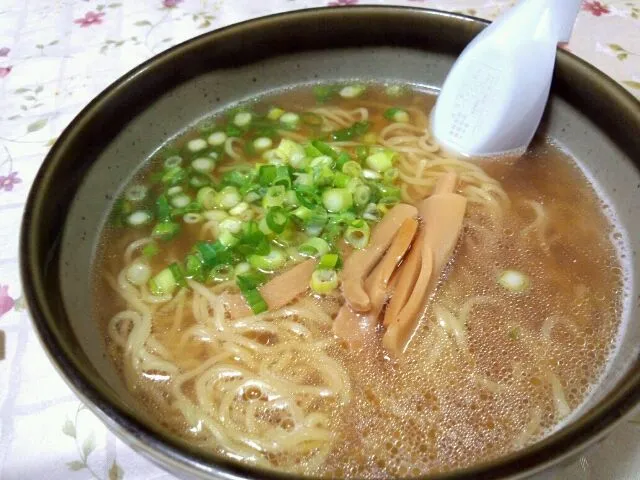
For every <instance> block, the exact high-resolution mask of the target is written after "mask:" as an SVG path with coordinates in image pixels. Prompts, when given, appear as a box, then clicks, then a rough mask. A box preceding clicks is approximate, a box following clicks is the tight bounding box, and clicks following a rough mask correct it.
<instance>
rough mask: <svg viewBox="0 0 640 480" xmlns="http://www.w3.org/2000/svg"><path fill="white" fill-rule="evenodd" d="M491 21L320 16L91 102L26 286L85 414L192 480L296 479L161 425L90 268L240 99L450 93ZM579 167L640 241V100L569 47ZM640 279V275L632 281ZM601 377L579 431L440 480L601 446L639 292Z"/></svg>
mask: <svg viewBox="0 0 640 480" xmlns="http://www.w3.org/2000/svg"><path fill="white" fill-rule="evenodd" d="M483 26H484V23H483V22H481V21H478V20H475V19H472V18H469V17H463V16H457V15H453V14H449V13H442V12H437V11H429V10H418V9H407V8H397V7H393V8H392V7H360V8H352V9H346V8H343V9H322V10H307V11H302V12H297V13H290V14H284V15H277V16H272V17H266V18H263V19H259V20H254V21H251V22H247V23H243V24H238V25H235V26H232V27H228V28H226V29H223V30H219V31H216V32H212V33H210V34H206V35H204V36H201V37H197V38H195V39H193V40H191V41H189V42H187V43H184V44H181V45H179V46H177V47H175V48H173V49H171V50H169V51H167V52H165V53H163V54H161V55H159V56H157V57H155V58H154V59H152V60H150V61H149V62H147V63H145V64H143V65H141V66H140V67H138V68H136V69H135V70H133V71H132V72H130V73H128V74H127V75H125V76H124V77H123V78H122V79H120V80H119V81H118V82H116V83H115V84H113V85H112V86H111V87H109V88H108V89H107V90H106V91H105V92H104V93H102V94H101V95H100V96H99V97H98V98H96V99H95V100H94V101H93V102H92V103H91V104H89V105H88V106H87V107H86V108H85V109H84V110H83V112H82V113H81V114H80V115H79V116H78V117H77V118H76V119H75V120H74V121H73V122H72V123H71V125H70V126H69V127H68V128H67V130H66V131H65V132H64V134H63V135H62V136H61V137H60V139H59V140H58V142H57V143H56V144H55V146H54V147H53V148H52V150H51V152H50V153H49V155H48V156H47V158H46V160H45V162H44V164H43V166H42V168H41V170H40V172H39V173H38V176H37V178H36V181H35V183H34V186H33V189H32V191H31V194H30V196H29V200H28V204H27V208H26V212H25V217H24V223H23V226H22V239H21V265H22V273H23V282H24V291H25V295H26V297H27V301H28V305H29V308H30V310H31V313H32V316H33V320H34V323H35V325H36V327H37V329H38V332H39V334H40V337H41V339H42V342H43V344H44V347H45V349H46V350H47V352H48V353H49V355H50V357H51V359H52V361H53V363H54V364H55V365H56V367H57V368H58V370H59V371H60V373H61V374H62V375H63V376H64V378H65V379H66V380H67V381H68V383H69V384H70V385H71V387H72V388H73V389H74V390H75V392H76V393H77V394H78V395H79V396H80V397H81V398H82V399H83V400H84V401H85V402H86V403H87V404H88V406H89V407H90V408H91V409H92V410H93V411H94V412H96V413H97V414H98V415H99V417H100V418H102V419H103V420H104V421H105V422H106V423H107V424H108V425H109V427H110V428H112V429H113V431H114V432H115V433H116V434H117V435H119V436H120V437H121V438H122V439H123V440H124V441H126V442H127V443H129V444H130V445H132V446H133V447H134V448H136V449H137V450H139V451H141V452H142V453H143V454H145V455H147V456H149V457H150V458H152V459H153V460H154V461H156V462H158V463H159V464H161V465H163V466H164V467H165V468H167V469H170V470H172V471H174V472H178V473H179V474H180V475H181V476H194V477H208V476H211V477H213V478H285V477H286V476H283V475H277V474H274V473H269V472H264V471H259V470H254V469H250V468H248V467H245V466H242V465H237V464H235V463H232V462H230V461H229V460H225V459H222V458H219V457H216V456H214V455H210V454H205V453H202V452H198V451H195V450H193V449H192V448H191V447H190V446H189V445H187V444H185V443H184V442H182V441H180V440H178V439H176V438H173V437H171V436H170V435H168V434H166V433H165V432H162V431H160V430H158V429H157V428H156V427H155V426H154V424H153V422H152V421H151V419H150V418H149V417H148V415H147V414H146V413H145V411H144V409H143V408H141V407H140V405H139V404H138V403H137V402H136V401H135V400H134V399H133V398H132V397H131V396H130V395H129V393H128V392H127V391H126V389H125V388H124V386H123V384H122V382H121V380H120V377H119V376H118V375H117V373H116V371H115V370H114V368H113V367H112V365H111V363H110V361H109V359H108V358H107V355H106V352H105V348H104V342H103V338H102V335H101V333H100V331H99V329H98V327H97V325H96V322H93V321H92V320H91V288H90V285H91V281H90V278H91V277H90V274H91V264H92V258H93V255H94V251H95V248H96V244H97V241H98V235H99V232H100V230H101V227H102V225H103V223H104V220H105V215H106V212H107V210H108V208H109V206H110V204H111V202H112V201H113V199H114V198H115V196H116V195H117V192H118V191H119V189H120V188H121V186H122V185H123V183H125V182H126V181H127V179H129V178H131V176H132V175H133V174H134V173H135V172H136V171H137V169H139V168H140V166H141V165H142V164H143V161H144V160H145V159H146V158H148V157H149V156H150V155H151V154H152V152H153V151H154V150H155V149H156V148H157V147H158V146H159V145H160V144H161V143H163V142H165V141H166V139H167V138H168V137H170V136H173V135H175V134H176V133H178V132H181V131H183V130H184V129H185V128H187V127H188V126H189V125H192V124H193V123H194V122H196V121H197V120H198V119H200V118H202V117H204V116H207V115H210V114H211V113H213V112H216V111H218V110H220V109H223V108H225V107H226V106H228V105H230V104H232V103H235V102H237V101H240V100H244V99H249V98H251V97H254V96H255V95H258V94H261V93H264V92H268V91H272V90H274V89H281V88H283V87H286V86H291V85H299V84H305V83H312V82H330V81H335V80H345V79H363V80H371V81H378V82H380V81H385V80H392V81H402V82H409V83H413V84H420V85H423V86H430V87H434V88H437V87H438V86H440V85H441V84H442V82H443V80H444V77H445V75H446V72H447V71H448V69H449V68H450V66H451V64H452V62H453V61H454V59H455V56H456V55H457V54H458V53H459V52H460V51H461V50H462V49H463V48H464V46H465V45H466V43H468V42H469V41H470V40H471V39H472V38H473V36H474V35H476V34H477V33H478V32H479V31H480V30H481V29H482V28H483ZM543 129H544V132H543V133H545V134H547V135H549V136H550V137H552V138H553V139H555V140H556V141H557V142H558V143H559V144H560V145H561V146H562V147H563V148H566V149H567V150H568V151H570V152H571V153H572V154H573V155H575V157H577V158H578V159H580V161H581V162H582V163H583V165H584V167H585V168H586V170H587V172H588V173H589V174H590V175H591V177H592V178H593V179H594V181H595V183H596V184H597V185H598V187H599V188H600V189H601V191H602V192H603V193H604V195H605V197H606V198H607V199H608V200H609V202H610V204H611V205H612V206H613V208H614V209H615V211H616V213H617V215H618V217H619V219H620V221H621V222H622V224H623V225H624V226H625V227H626V229H627V232H628V242H629V255H633V257H632V262H633V264H634V267H635V265H636V263H637V262H636V251H638V250H639V248H638V247H639V246H640V195H639V193H640V175H639V174H638V170H637V163H638V162H640V136H638V131H640V105H639V104H638V102H637V101H635V99H633V97H631V96H630V95H629V94H627V93H626V92H625V91H624V90H623V89H622V88H620V87H618V86H617V85H615V84H614V82H613V81H612V80H610V79H608V78H607V77H605V76H604V75H603V74H601V73H600V72H598V71H596V70H595V69H593V68H592V67H590V66H588V65H587V64H585V63H583V62H581V61H580V60H578V59H577V58H575V57H573V56H571V55H569V54H567V53H565V52H560V54H559V61H558V67H557V71H556V77H555V80H554V84H553V91H552V97H551V101H550V104H549V107H548V111H547V113H546V116H545V124H544V126H543ZM639 274H640V271H638V269H635V268H634V269H633V272H632V276H633V279H631V280H632V284H633V285H637V284H638V281H637V280H638V275H639ZM632 290H633V291H632V292H630V293H631V295H632V296H631V297H630V298H628V299H627V300H629V301H628V302H627V303H628V309H627V312H626V315H627V319H628V322H627V323H626V331H625V334H624V336H623V338H622V340H621V341H620V344H619V346H618V349H617V351H616V353H615V355H614V358H613V362H612V364H611V367H610V368H609V369H608V372H607V374H606V376H605V378H604V381H603V382H602V384H601V385H600V387H599V388H598V390H597V392H595V394H594V396H593V397H592V398H591V400H590V401H589V402H588V403H587V405H585V407H584V408H582V409H581V412H580V414H579V415H578V416H576V420H575V421H573V422H572V423H570V424H569V425H568V426H566V427H564V428H563V429H561V430H560V431H558V432H556V433H555V434H553V435H551V436H550V437H548V438H546V439H545V440H544V441H542V442H540V443H538V444H536V445H534V446H532V447H530V448H528V449H526V450H523V451H521V452H517V453H515V454H513V455H510V456H508V457H504V458H501V459H498V460H496V461H494V462H491V463H487V464H482V465H477V466H474V467H473V468H470V469H467V470H464V471H458V472H454V473H452V474H449V475H443V476H438V477H431V478H450V477H451V478H460V479H463V478H464V479H471V478H473V479H481V478H503V477H511V476H513V477H519V476H524V475H528V474H531V473H533V472H535V471H539V470H541V469H544V468H546V467H547V466H548V465H550V464H551V463H555V462H559V461H562V460H566V459H567V458H569V457H570V456H571V454H573V453H575V452H577V451H579V450H581V449H582V448H584V447H586V446H587V445H589V444H591V443H592V442H594V441H595V440H596V439H597V438H600V437H601V436H602V435H603V434H604V433H606V431H607V430H609V429H610V428H611V426H612V425H613V424H614V423H615V422H616V421H617V420H618V419H619V418H620V417H621V416H622V415H624V414H625V413H627V412H628V411H629V410H630V409H631V408H632V407H633V406H634V405H635V404H636V403H637V402H638V400H639V397H640V362H639V360H638V346H639V345H640V324H639V323H638V312H637V300H638V296H637V294H638V292H637V290H636V288H635V287H633V289H632Z"/></svg>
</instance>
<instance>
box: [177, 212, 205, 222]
mask: <svg viewBox="0 0 640 480" xmlns="http://www.w3.org/2000/svg"><path fill="white" fill-rule="evenodd" d="M182 220H184V223H191V224H193V223H200V222H202V221H203V220H204V217H203V216H202V214H200V213H194V212H190V213H185V214H184V216H183V217H182Z"/></svg>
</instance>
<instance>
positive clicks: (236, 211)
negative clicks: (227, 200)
mask: <svg viewBox="0 0 640 480" xmlns="http://www.w3.org/2000/svg"><path fill="white" fill-rule="evenodd" d="M248 208H249V204H248V203H247V202H240V203H239V204H237V205H236V206H235V207H233V208H231V209H230V210H229V213H230V214H231V215H233V216H235V217H238V216H240V215H242V214H243V213H244V212H246V211H247V209H248Z"/></svg>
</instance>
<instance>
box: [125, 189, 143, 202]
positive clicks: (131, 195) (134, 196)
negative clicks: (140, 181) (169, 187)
mask: <svg viewBox="0 0 640 480" xmlns="http://www.w3.org/2000/svg"><path fill="white" fill-rule="evenodd" d="M148 192H149V189H148V188H147V187H145V186H144V185H132V186H130V187H129V188H127V190H126V192H124V198H126V199H127V200H129V201H130V202H141V201H142V200H144V199H145V198H146V197H147V193H148Z"/></svg>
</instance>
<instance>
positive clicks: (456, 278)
mask: <svg viewBox="0 0 640 480" xmlns="http://www.w3.org/2000/svg"><path fill="white" fill-rule="evenodd" d="M433 100H434V98H433V97H432V96H431V95H427V94H424V93H419V92H414V93H412V94H411V95H407V96H405V97H403V98H402V99H399V100H390V99H389V98H387V97H386V96H385V95H384V93H383V91H382V89H370V90H369V91H368V93H367V94H366V96H365V97H364V98H361V99H357V100H341V99H338V100H333V101H332V102H331V103H330V104H333V105H338V106H341V107H343V108H346V109H351V108H356V107H358V106H361V105H363V104H365V103H366V102H369V103H366V104H367V105H368V106H371V105H375V104H376V102H377V103H379V104H380V103H382V104H385V105H389V106H391V105H393V106H403V105H404V106H409V105H412V106H418V107H420V108H423V109H425V111H426V110H428V109H429V108H430V107H431V105H432V104H433ZM272 104H273V105H279V106H282V107H283V108H285V109H287V110H292V111H304V110H305V109H306V108H310V107H311V106H313V105H314V101H313V96H312V95H311V94H310V91H309V90H308V89H300V90H296V91H290V92H285V93H283V94H279V95H275V96H270V97H267V98H265V99H262V100H260V101H259V102H258V104H257V106H256V108H257V109H259V108H261V106H264V105H272ZM371 109H372V111H373V112H375V114H374V115H373V117H372V119H371V120H372V122H373V127H372V130H373V131H379V130H380V129H381V128H382V126H383V122H384V120H383V119H382V116H381V114H382V112H383V110H381V109H379V108H378V109H377V110H376V109H375V107H372V106H371ZM302 133H304V134H310V133H311V132H310V131H308V130H307V131H303V132H302ZM189 138H191V135H190V134H187V135H186V136H184V137H183V138H181V139H180V140H179V143H181V142H184V141H186V140H187V139H189ZM225 164H226V163H223V164H222V165H225ZM152 165H153V162H152ZM483 167H484V168H485V171H486V172H487V173H488V174H489V175H491V176H493V177H494V178H496V179H498V180H499V181H500V182H501V184H502V186H503V188H504V189H505V191H506V192H507V194H508V196H509V198H510V200H511V207H510V208H508V209H507V210H506V212H505V216H504V219H503V221H502V223H501V229H500V231H492V232H489V233H490V235H489V237H486V236H482V231H481V230H478V226H479V227H480V228H481V227H482V226H486V227H488V226H489V225H488V224H486V219H484V218H483V217H482V216H481V215H477V212H476V211H475V210H474V209H470V210H469V213H468V218H467V226H466V228H465V232H464V235H463V239H462V240H461V242H460V245H459V248H458V250H457V252H456V255H455V260H454V262H453V263H452V265H451V266H450V268H449V271H448V276H447V278H446V279H445V280H444V281H443V282H442V285H441V286H440V288H439V289H438V291H437V293H436V294H435V297H434V298H432V299H431V301H430V302H429V303H428V308H427V310H426V312H425V314H424V318H423V319H422V320H421V322H420V326H419V328H418V330H417V332H416V334H415V336H414V338H413V341H412V342H411V344H410V346H409V349H408V350H407V352H406V354H405V355H404V357H402V358H401V359H400V360H399V361H391V360H390V359H389V357H388V356H387V355H386V353H385V352H384V350H383V348H382V347H381V342H380V339H381V335H382V332H381V331H379V332H378V333H377V338H376V341H375V342H372V343H371V344H367V345H365V347H363V348H361V349H359V350H355V351H353V350H349V349H346V348H345V347H344V346H343V345H341V344H340V343H339V342H337V341H334V343H333V345H332V346H331V347H330V348H329V349H328V350H327V351H328V353H329V354H330V356H332V357H333V358H335V359H336V360H337V361H338V362H339V363H340V364H342V365H344V366H345V368H346V370H347V372H348V374H349V378H350V381H351V389H352V394H351V395H352V399H351V402H350V403H349V404H348V405H347V406H346V407H345V408H343V409H338V410H336V412H334V414H333V415H332V417H331V427H332V430H333V431H334V432H335V435H336V438H335V439H334V442H333V447H332V449H331V451H330V453H329V455H328V457H327V459H326V461H325V462H324V463H323V464H322V465H321V466H320V467H319V468H318V470H313V471H312V472H311V473H315V474H319V475H321V476H327V477H342V476H347V477H358V478H387V477H390V476H394V477H395V476H402V477H404V476H414V475H418V474H425V473H433V472H439V471H448V470H452V469H456V468H460V467H465V466H470V465H473V464H476V463H478V462H482V461H486V460H489V459H492V458H496V457H499V456H501V455H504V454H507V453H509V452H511V451H513V450H515V449H517V448H520V447H522V446H523V445H526V444H529V443H531V442H533V441H535V440H536V439H539V438H541V437H542V436H544V435H545V433H546V432H548V431H550V430H551V429H552V428H554V426H556V425H557V424H558V423H559V421H560V418H558V415H557V410H556V408H555V406H554V401H553V394H552V387H551V385H550V382H549V380H548V377H547V372H553V374H555V376H556V377H557V379H558V380H559V382H560V384H561V386H562V388H563V390H564V393H565V395H566V401H567V403H568V405H569V407H570V408H571V410H574V409H576V408H577V407H578V406H579V405H580V404H581V403H582V402H583V401H584V400H585V398H586V397H587V396H588V394H589V390H590V388H591V387H592V386H593V385H594V384H595V383H596V382H597V381H598V379H599V376H600V375H601V373H602V371H603V369H604V367H605V365H606V362H607V359H608V356H609V354H610V352H611V349H612V348H613V347H614V345H615V339H616V334H617V331H618V327H619V324H620V317H621V315H622V298H623V288H624V280H623V276H622V274H623V272H622V267H621V265H620V261H619V258H618V252H616V248H615V247H614V245H613V244H612V241H611V237H612V235H613V233H614V229H613V227H612V225H611V222H610V221H609V219H608V217H607V215H606V214H605V206H604V204H603V201H602V200H601V199H599V198H598V196H597V195H596V193H595V191H594V188H593V187H592V186H591V185H590V184H589V182H588V181H587V179H586V178H585V176H584V174H583V173H582V171H581V170H580V169H579V168H578V166H577V165H576V163H575V161H574V160H573V159H571V158H570V157H569V156H568V155H566V154H565V153H563V152H562V151H561V150H560V149H559V148H558V147H556V146H554V145H553V143H552V142H550V141H548V140H546V139H537V140H536V142H534V144H533V145H532V146H531V148H530V151H529V153H527V154H526V155H525V156H524V157H522V158H521V159H519V160H518V161H517V162H515V163H512V164H509V165H504V164H500V163H499V161H496V162H494V163H488V164H485V165H483ZM151 168H153V167H151ZM147 175H148V170H147V172H145V173H144V174H143V175H141V176H140V177H139V178H138V180H137V181H141V180H142V181H144V179H145V178H148V177H147ZM531 201H533V202H538V204H539V205H541V206H542V207H543V208H544V211H545V213H546V215H547V223H546V226H545V227H544V228H538V229H532V230H529V231H528V233H526V234H523V231H525V232H526V229H527V227H528V226H529V225H530V224H531V222H532V221H533V220H534V211H533V209H532V207H531V206H528V204H527V202H531ZM189 228H191V229H190V230H189V229H187V230H186V232H185V233H184V234H183V235H182V236H181V237H180V239H178V240H176V241H173V242H171V243H170V244H167V245H166V246H164V247H163V252H162V253H161V254H160V255H158V256H157V257H155V258H154V259H153V260H152V263H151V264H152V267H153V269H154V271H157V270H159V269H160V268H162V267H163V266H165V265H166V264H167V263H169V262H171V261H176V260H179V259H181V258H183V257H184V255H185V254H186V253H187V252H188V250H189V248H190V247H191V245H192V244H193V242H194V241H195V237H196V235H197V233H196V232H197V228H198V227H189ZM146 234H148V231H145V230H141V231H136V232H133V233H124V234H123V232H122V231H121V230H108V229H107V230H106V231H105V232H104V234H103V238H104V242H103V249H102V254H101V256H100V257H99V259H98V261H97V262H96V267H95V272H96V303H95V304H96V317H97V321H99V322H100V324H101V325H102V326H103V328H104V326H105V325H106V324H107V322H108V321H109V319H110V318H111V317H112V316H113V315H114V314H115V313H117V312H118V311H120V310H122V309H123V308H125V304H124V302H123V301H122V300H121V299H120V298H119V297H118V296H117V295H116V294H115V293H114V292H113V291H112V290H111V289H110V288H109V287H108V286H107V285H106V284H105V283H104V282H103V281H102V280H101V277H100V274H101V273H103V272H112V274H117V272H118V271H120V270H121V269H122V268H123V267H124V263H123V260H122V258H123V252H124V249H125V248H126V246H127V245H128V244H129V243H130V242H131V241H132V240H134V239H136V238H140V237H141V236H144V235H146ZM485 234H486V232H485ZM472 240H475V241H472ZM506 269H514V270H518V271H520V272H523V273H525V274H526V275H527V276H528V277H529V279H530V281H531V284H530V288H529V289H528V290H527V291H526V292H525V293H522V294H517V293H512V292H509V291H507V290H505V289H504V288H502V287H501V286H500V285H499V284H498V283H497V278H498V276H499V274H500V272H502V271H504V270H506ZM470 299H479V300H478V303H476V304H475V306H474V307H473V308H471V309H470V310H469V312H468V313H469V315H468V317H467V323H466V339H467V340H466V341H467V347H468V352H467V353H465V352H463V351H461V350H460V349H459V348H457V347H456V345H455V343H453V342H452V341H451V340H450V339H449V337H448V335H447V334H446V333H444V330H442V328H440V327H439V326H438V322H437V319H436V308H439V309H440V311H442V309H446V310H448V311H450V312H451V313H453V314H455V315H460V313H461V310H462V309H463V307H464V305H465V302H468V301H469V300H470ZM326 303H327V304H328V303H330V302H326ZM333 307H334V308H330V310H332V311H334V312H335V305H334V306H333ZM327 308H328V307H327ZM185 311H188V309H187V310H185ZM187 317H188V318H187V320H186V322H185V323H184V326H183V328H182V330H181V331H183V330H184V329H185V328H187V327H188V326H190V325H192V324H193V323H194V322H195V320H194V319H193V318H191V317H189V316H188V313H187ZM550 318H552V319H556V320H555V322H554V324H553V328H552V329H551V330H550V332H549V337H548V338H545V336H544V334H543V328H544V327H545V326H547V327H548V326H549V325H550V323H549V321H548V319H550ZM172 322H173V319H172V317H171V316H165V317H160V316H159V317H158V318H156V319H154V323H153V332H154V334H155V336H156V338H157V339H158V340H159V341H160V343H162V344H163V345H164V346H165V347H166V348H167V349H168V350H169V351H171V352H172V353H174V354H175V357H176V358H177V357H179V356H182V358H180V359H179V360H176V362H177V363H178V364H181V365H182V366H183V368H187V367H189V368H193V366H196V365H198V363H199V362H203V361H205V360H206V359H207V358H208V357H209V356H210V354H211V353H210V351H209V349H208V347H207V345H206V344H204V343H203V344H198V343H197V342H195V341H194V342H190V343H189V344H188V348H187V349H186V350H187V351H188V353H184V351H185V350H183V351H182V352H177V351H175V348H176V343H177V338H176V337H173V336H171V335H170V334H169V332H170V331H171V328H170V327H171V324H172ZM545 322H546V323H545ZM326 335H327V338H331V333H330V332H328V333H327V334H326ZM105 337H106V338H107V343H108V345H109V346H110V351H111V352H112V356H113V360H114V363H115V364H116V365H117V366H119V367H120V366H121V362H122V352H121V350H120V349H118V348H117V347H115V346H114V345H113V344H111V343H110V342H109V339H108V336H107V335H106V334H105ZM264 341H265V342H268V339H265V340H264ZM138 381H139V383H140V384H142V385H146V387H150V389H151V390H154V389H155V390H156V392H157V393H158V394H159V395H157V396H154V395H147V394H144V393H141V392H143V391H145V390H146V391H148V390H149V388H146V389H137V390H136V392H138V394H139V395H140V397H141V399H142V400H143V402H144V403H143V404H144V405H145V406H146V408H147V409H148V411H149V413H150V414H152V415H153V414H154V412H155V411H157V412H165V413H166V409H158V410H156V407H158V400H157V398H159V397H162V386H161V385H160V386H154V385H155V384H154V382H153V380H150V379H148V378H146V379H145V378H140V379H138ZM134 393H135V392H134ZM536 412H537V414H536ZM536 415H538V417H539V421H538V422H532V416H533V417H535V416H536ZM157 420H158V422H159V423H161V424H164V425H165V426H166V427H168V428H169V429H170V430H172V431H173V432H176V433H178V434H179V435H182V436H184V437H185V438H192V435H191V434H190V433H189V432H188V431H187V426H186V423H185V422H184V419H182V418H181V417H180V416H179V415H175V412H174V414H173V416H171V415H165V414H163V413H158V418H157ZM534 420H535V418H534ZM531 422H532V423H537V428H536V429H535V430H534V431H532V432H530V433H531V435H530V436H529V437H527V438H523V437H522V435H523V433H522V432H524V431H526V429H527V426H528V424H529V423H531ZM520 440H522V442H521V443H522V444H520V443H519V442H520ZM274 464H275V465H276V468H277V462H275V461H274ZM302 471H303V472H304V468H303V469H302Z"/></svg>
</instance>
